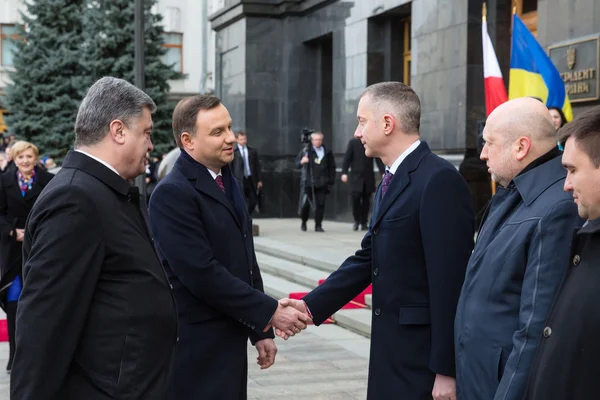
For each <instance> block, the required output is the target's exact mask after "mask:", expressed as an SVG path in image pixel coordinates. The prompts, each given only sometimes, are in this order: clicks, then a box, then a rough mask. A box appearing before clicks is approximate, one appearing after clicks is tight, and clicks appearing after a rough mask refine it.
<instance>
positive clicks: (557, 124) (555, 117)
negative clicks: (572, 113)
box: [548, 107, 567, 130]
mask: <svg viewBox="0 0 600 400" xmlns="http://www.w3.org/2000/svg"><path fill="white" fill-rule="evenodd" d="M548 111H550V116H551V117H552V123H553V124H554V129H556V130H559V129H560V128H562V127H563V126H564V125H565V124H566V123H567V119H566V118H565V114H564V113H563V111H562V110H561V109H560V108H558V107H548Z"/></svg>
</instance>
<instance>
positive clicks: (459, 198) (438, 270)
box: [419, 168, 474, 376]
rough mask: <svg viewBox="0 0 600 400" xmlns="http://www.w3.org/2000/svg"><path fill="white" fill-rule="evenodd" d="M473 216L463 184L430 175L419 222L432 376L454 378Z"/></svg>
mask: <svg viewBox="0 0 600 400" xmlns="http://www.w3.org/2000/svg"><path fill="white" fill-rule="evenodd" d="M473 219H474V211H473V204H472V200H471V194H470V192H469V188H468V186H467V183H466V182H465V180H464V179H463V178H462V176H460V174H459V173H458V172H457V171H455V170H452V169H450V168H447V169H443V170H440V171H438V172H436V173H435V175H433V176H432V177H431V179H430V180H429V182H428V183H427V185H426V186H425V189H424V191H423V195H422V198H421V206H420V215H419V221H420V222H419V223H420V227H421V240H422V243H423V251H424V255H425V266H426V268H427V279H428V285H429V303H430V304H429V309H430V313H431V356H430V360H429V368H430V369H431V371H433V372H435V373H436V374H440V375H445V376H455V374H456V372H455V362H454V317H455V315H456V306H457V304H458V298H459V296H460V291H461V288H462V285H463V281H464V279H465V272H466V268H467V264H468V262H469V257H470V256H471V252H472V250H473V236H474V232H473Z"/></svg>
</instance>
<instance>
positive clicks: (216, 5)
mask: <svg viewBox="0 0 600 400" xmlns="http://www.w3.org/2000/svg"><path fill="white" fill-rule="evenodd" d="M223 7H225V0H209V1H208V15H211V14H214V13H216V12H217V11H219V10H220V9H221V8H223Z"/></svg>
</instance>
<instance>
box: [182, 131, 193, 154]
mask: <svg viewBox="0 0 600 400" xmlns="http://www.w3.org/2000/svg"><path fill="white" fill-rule="evenodd" d="M181 146H182V147H183V148H184V149H188V150H194V136H193V135H192V134H191V133H189V132H183V133H182V134H181Z"/></svg>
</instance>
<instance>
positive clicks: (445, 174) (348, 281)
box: [304, 143, 474, 400]
mask: <svg viewBox="0 0 600 400" xmlns="http://www.w3.org/2000/svg"><path fill="white" fill-rule="evenodd" d="M473 218H474V216H473V205H472V201H471V194H470V193H469V189H468V187H467V184H466V182H465V181H464V179H463V178H462V177H461V176H460V174H459V173H458V171H457V170H456V168H454V167H453V166H452V165H451V164H450V163H448V162H447V161H445V160H443V159H441V158H440V157H438V156H436V155H434V154H433V153H431V151H430V150H429V147H428V146H427V144H426V143H421V144H420V145H419V147H417V149H416V150H415V151H413V152H412V153H411V154H410V155H408V157H407V158H406V159H405V160H404V161H403V162H402V164H401V165H400V166H399V168H398V170H397V171H396V173H395V174H394V176H393V178H392V180H391V182H390V185H389V188H388V190H387V193H386V194H385V196H384V197H383V198H381V186H380V188H379V189H378V191H377V194H376V196H375V207H374V211H373V216H372V218H371V224H370V228H369V232H368V233H367V234H366V235H365V237H364V238H363V241H362V244H361V249H360V250H358V251H357V252H356V254H355V255H353V256H350V257H349V258H348V259H347V260H346V261H345V262H344V263H343V264H342V265H341V266H340V268H339V269H338V270H337V271H336V272H334V273H333V274H331V275H330V276H329V278H328V279H327V280H326V281H325V282H324V283H323V284H322V285H320V286H319V287H317V288H316V289H314V290H313V291H312V292H311V293H309V294H308V295H306V297H304V300H305V301H306V303H307V305H308V307H309V309H310V311H311V312H312V315H313V317H314V322H315V323H316V324H320V323H322V322H323V321H324V320H325V319H326V318H327V317H329V316H330V315H331V314H333V313H334V312H336V311H337V310H338V309H339V308H341V307H342V306H343V305H344V304H346V303H347V302H349V301H350V300H352V299H353V298H354V297H355V296H356V295H358V294H359V293H360V292H361V291H362V290H364V289H365V288H366V287H367V286H368V285H369V283H373V307H372V309H373V321H372V325H371V356H370V361H369V388H368V399H370V400H387V399H397V398H402V399H410V400H420V399H431V390H432V388H433V382H434V377H435V374H436V373H437V374H441V375H448V376H453V375H454V371H455V370H454V346H453V325H454V313H455V309H456V303H457V301H458V296H459V293H460V288H461V286H462V282H463V279H464V274H465V268H466V266H467V262H468V260H469V255H470V254H471V250H472V248H473Z"/></svg>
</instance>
